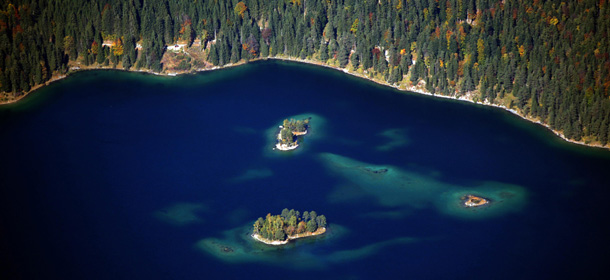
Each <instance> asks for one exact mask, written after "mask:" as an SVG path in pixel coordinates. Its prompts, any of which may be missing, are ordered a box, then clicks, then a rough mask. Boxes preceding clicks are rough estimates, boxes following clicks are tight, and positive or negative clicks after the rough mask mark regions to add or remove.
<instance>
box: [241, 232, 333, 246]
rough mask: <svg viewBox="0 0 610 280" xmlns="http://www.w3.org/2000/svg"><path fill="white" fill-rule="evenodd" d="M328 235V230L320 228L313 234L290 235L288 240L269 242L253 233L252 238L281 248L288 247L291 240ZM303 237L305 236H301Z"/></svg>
mask: <svg viewBox="0 0 610 280" xmlns="http://www.w3.org/2000/svg"><path fill="white" fill-rule="evenodd" d="M324 233H326V228H325V227H320V228H318V229H316V231H314V232H311V233H301V234H296V235H289V236H288V238H286V240H283V241H282V240H269V239H266V238H263V237H262V236H260V235H258V234H256V233H253V234H251V235H250V236H251V237H252V238H254V240H256V241H258V242H261V243H264V244H267V245H272V246H281V245H286V244H288V243H289V242H290V241H291V240H297V239H300V238H307V237H314V236H318V235H322V234H324ZM301 235H303V236H301Z"/></svg>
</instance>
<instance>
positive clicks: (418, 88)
mask: <svg viewBox="0 0 610 280" xmlns="http://www.w3.org/2000/svg"><path fill="white" fill-rule="evenodd" d="M266 60H280V61H290V62H297V63H304V64H310V65H317V66H321V67H326V68H329V69H334V70H337V71H341V72H343V73H346V74H348V75H352V76H354V77H358V78H362V79H365V80H368V81H372V82H374V83H376V84H379V85H382V86H387V87H391V88H394V89H396V90H399V91H406V92H414V93H418V94H422V95H428V96H432V97H439V98H445V99H452V100H456V101H464V102H469V103H473V104H478V105H483V106H490V107H496V108H500V109H503V110H505V111H508V112H510V113H512V114H513V115H516V116H518V117H520V118H522V119H524V120H527V121H529V122H532V123H535V124H538V125H541V126H543V127H545V128H546V129H548V130H550V131H551V132H553V134H555V135H556V136H558V137H559V138H560V139H562V140H564V141H566V142H569V143H573V144H578V145H583V146H588V147H594V148H603V149H606V150H610V145H605V146H602V145H601V144H599V143H587V142H585V141H582V140H581V141H577V140H574V139H568V138H567V137H565V135H564V134H563V132H562V131H560V130H556V129H552V128H551V127H550V125H549V124H547V123H544V122H542V121H541V120H540V119H538V118H532V117H529V116H526V115H524V114H522V113H521V112H519V111H517V110H515V109H512V108H508V107H506V106H504V105H502V104H495V103H491V102H489V100H487V99H486V100H483V101H478V100H475V98H474V95H473V93H474V92H468V93H466V94H465V95H463V96H448V95H441V94H434V93H431V92H428V91H427V90H425V87H424V86H425V83H424V81H420V82H419V83H418V84H417V85H414V86H403V87H401V86H399V85H397V84H390V83H387V82H385V81H383V80H380V79H377V78H375V77H368V76H366V75H364V74H363V73H359V72H357V71H350V70H349V69H347V68H340V67H338V66H335V65H331V64H328V63H323V62H320V61H316V60H311V59H299V58H294V57H289V56H274V57H264V58H256V59H252V60H249V61H244V60H241V61H238V62H236V63H229V64H226V65H223V66H213V67H209V68H198V69H194V70H188V71H173V72H163V73H159V72H154V71H152V70H150V69H129V70H125V69H118V68H116V67H112V66H110V67H109V66H86V67H82V66H79V67H71V68H70V71H69V72H67V73H66V74H61V75H53V77H52V78H51V79H50V80H49V81H46V82H45V83H42V84H39V85H36V86H33V87H32V88H31V89H30V90H29V91H27V92H24V93H23V94H21V95H19V96H18V97H16V98H13V99H9V100H6V101H0V106H2V105H5V104H13V103H16V102H18V101H20V100H22V99H23V98H24V97H26V96H27V95H29V94H30V93H32V92H34V91H36V90H37V89H40V88H42V87H44V86H46V85H50V84H51V83H53V82H56V81H59V80H62V79H64V78H67V77H69V76H70V75H71V74H74V73H76V72H81V71H92V70H116V71H125V72H139V73H146V74H151V75H157V76H167V77H175V76H178V75H183V74H193V73H199V72H206V71H214V70H220V69H227V68H231V67H236V66H240V65H244V64H247V63H249V62H256V61H266ZM364 73H366V71H365V72H364ZM276 148H278V149H279V147H277V146H276ZM282 149H286V150H293V149H296V147H282Z"/></svg>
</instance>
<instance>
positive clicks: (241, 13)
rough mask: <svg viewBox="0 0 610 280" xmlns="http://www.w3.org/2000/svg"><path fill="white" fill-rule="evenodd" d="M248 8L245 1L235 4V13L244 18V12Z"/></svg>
mask: <svg viewBox="0 0 610 280" xmlns="http://www.w3.org/2000/svg"><path fill="white" fill-rule="evenodd" d="M247 10H248V7H247V6H246V4H244V2H241V1H240V2H239V3H237V5H235V13H236V14H237V15H239V16H240V17H241V18H244V13H245V12H246V11H247Z"/></svg>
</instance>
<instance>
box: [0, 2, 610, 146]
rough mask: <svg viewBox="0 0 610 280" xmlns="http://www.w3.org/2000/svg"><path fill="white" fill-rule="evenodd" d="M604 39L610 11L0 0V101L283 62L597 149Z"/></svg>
mask: <svg viewBox="0 0 610 280" xmlns="http://www.w3.org/2000/svg"><path fill="white" fill-rule="evenodd" d="M609 33H610V8H609V3H608V1H606V0H579V1H559V0H373V1H371V0H243V1H238V0H209V1H203V0H82V1H77V0H45V1H39V0H0V57H1V59H0V91H1V92H2V93H3V95H2V96H1V97H0V98H1V99H3V100H0V101H7V100H10V99H14V98H16V97H18V96H20V95H22V94H24V92H28V91H30V90H31V88H32V87H34V86H36V85H40V84H42V83H45V82H46V81H49V80H50V79H52V78H54V77H58V76H62V75H65V74H68V73H69V72H70V71H72V70H74V69H77V68H87V67H89V68H99V67H115V68H120V69H133V70H135V69H143V70H148V71H154V72H167V71H168V69H170V68H169V67H170V66H169V65H170V62H169V60H167V57H168V56H170V58H173V59H174V60H176V61H177V62H176V63H175V64H176V65H174V66H171V67H173V68H171V69H179V70H183V71H190V70H196V69H201V68H209V67H212V66H222V65H227V64H231V63H237V62H247V61H250V60H254V59H260V58H266V57H290V58H299V59H307V60H310V61H317V62H321V63H326V64H329V65H332V66H335V67H340V68H346V69H349V70H351V71H357V72H358V73H360V74H362V75H365V76H368V77H370V78H372V79H376V80H381V81H383V82H385V83H388V84H390V85H396V86H398V87H402V88H411V87H415V88H421V89H425V90H426V91H428V92H432V93H434V94H442V95H449V96H454V97H464V98H467V99H470V100H474V101H479V102H489V103H493V104H499V105H503V106H506V107H508V108H512V109H514V110H517V111H518V112H519V113H520V114H521V115H524V116H527V117H529V118H531V119H535V120H540V121H542V122H544V123H546V124H548V125H549V126H550V127H551V128H553V129H555V130H559V131H561V132H562V133H563V134H564V136H565V137H567V138H569V139H574V140H578V141H585V142H587V143H599V144H602V145H606V144H607V143H608V142H609V139H608V137H609V134H610V97H609V93H610V59H609V53H610V37H609V35H610V34H609ZM177 44H182V45H183V46H184V50H186V52H185V51H182V52H180V53H179V54H176V53H174V52H173V51H170V50H169V48H168V46H174V45H176V46H177Z"/></svg>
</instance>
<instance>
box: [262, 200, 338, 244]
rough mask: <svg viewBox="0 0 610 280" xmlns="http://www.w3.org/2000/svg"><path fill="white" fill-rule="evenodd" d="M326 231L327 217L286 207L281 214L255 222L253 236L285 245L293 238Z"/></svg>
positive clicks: (268, 216)
mask: <svg viewBox="0 0 610 280" xmlns="http://www.w3.org/2000/svg"><path fill="white" fill-rule="evenodd" d="M324 232H326V217H325V216H324V215H319V216H318V215H317V213H316V212H315V211H311V212H307V211H305V212H303V214H302V215H301V213H300V212H299V211H295V210H294V209H290V210H288V208H284V210H282V213H281V214H280V215H271V214H267V216H266V217H265V218H264V219H263V218H262V217H260V218H258V220H256V222H254V225H253V229H252V237H253V238H254V239H256V240H258V241H260V242H263V243H265V244H269V245H284V244H287V243H288V241H290V240H292V239H298V238H303V237H308V236H315V235H320V234H323V233H324Z"/></svg>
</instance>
